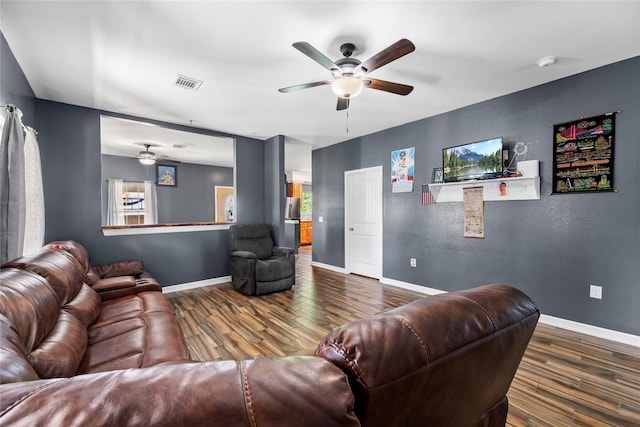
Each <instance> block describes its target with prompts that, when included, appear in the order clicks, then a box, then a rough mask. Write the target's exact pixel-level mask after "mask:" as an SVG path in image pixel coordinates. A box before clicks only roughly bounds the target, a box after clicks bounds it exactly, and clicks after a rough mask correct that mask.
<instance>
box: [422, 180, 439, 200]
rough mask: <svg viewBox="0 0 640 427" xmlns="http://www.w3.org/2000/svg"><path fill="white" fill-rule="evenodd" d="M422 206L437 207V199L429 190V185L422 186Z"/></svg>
mask: <svg viewBox="0 0 640 427" xmlns="http://www.w3.org/2000/svg"><path fill="white" fill-rule="evenodd" d="M422 204H423V205H435V204H436V198H435V197H434V196H433V193H432V192H431V190H429V185H428V184H422Z"/></svg>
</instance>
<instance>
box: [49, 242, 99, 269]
mask: <svg viewBox="0 0 640 427" xmlns="http://www.w3.org/2000/svg"><path fill="white" fill-rule="evenodd" d="M43 247H44V248H45V249H51V250H63V251H67V252H69V253H70V254H71V255H72V256H73V257H74V258H75V259H76V260H77V261H78V262H79V263H80V265H81V266H82V269H83V271H85V272H86V271H89V267H91V264H90V263H89V253H88V252H87V249H86V248H85V247H84V246H82V245H81V244H80V243H78V242H74V241H73V240H56V241H54V242H49V243H47V244H46V245H44V246H43Z"/></svg>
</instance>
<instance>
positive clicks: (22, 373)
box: [0, 314, 39, 384]
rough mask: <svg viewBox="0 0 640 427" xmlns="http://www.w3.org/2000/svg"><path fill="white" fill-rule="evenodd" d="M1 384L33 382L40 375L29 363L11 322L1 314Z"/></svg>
mask: <svg viewBox="0 0 640 427" xmlns="http://www.w3.org/2000/svg"><path fill="white" fill-rule="evenodd" d="M0 343H2V345H0V361H1V362H0V363H1V365H2V367H1V369H0V384H7V383H14V382H21V381H33V380H37V379H39V377H38V374H37V373H36V371H35V370H34V369H33V367H32V366H31V364H30V363H29V362H28V361H27V353H26V352H25V350H24V345H23V344H22V341H21V340H20V337H19V336H18V334H17V332H16V330H15V329H14V328H13V326H12V325H11V321H9V319H7V318H6V317H5V316H4V315H2V314H0Z"/></svg>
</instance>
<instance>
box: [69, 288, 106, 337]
mask: <svg viewBox="0 0 640 427" xmlns="http://www.w3.org/2000/svg"><path fill="white" fill-rule="evenodd" d="M101 303H102V302H101V301H100V297H99V296H98V293H97V292H96V291H95V290H93V289H91V288H90V287H89V286H88V285H86V284H85V285H82V288H80V292H78V295H76V297H75V298H74V299H73V300H71V301H69V302H68V303H67V304H65V305H64V306H63V307H62V310H63V311H66V312H68V313H70V314H71V315H73V316H74V317H75V318H77V319H78V320H79V321H80V323H81V324H82V325H83V326H84V328H85V329H86V328H87V327H88V326H89V325H90V324H92V323H93V322H94V321H95V320H96V319H97V318H98V314H99V313H100V305H101Z"/></svg>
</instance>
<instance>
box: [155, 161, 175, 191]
mask: <svg viewBox="0 0 640 427" xmlns="http://www.w3.org/2000/svg"><path fill="white" fill-rule="evenodd" d="M156 185H159V186H162V187H177V186H178V167H177V166H175V165H160V164H156Z"/></svg>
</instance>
